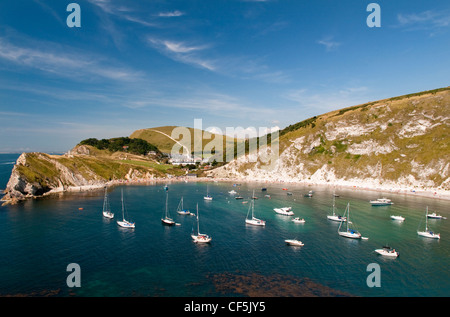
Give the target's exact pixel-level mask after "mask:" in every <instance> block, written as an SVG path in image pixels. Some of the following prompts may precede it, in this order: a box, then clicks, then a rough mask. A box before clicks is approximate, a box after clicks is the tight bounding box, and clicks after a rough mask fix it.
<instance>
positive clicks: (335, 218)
mask: <svg viewBox="0 0 450 317" xmlns="http://www.w3.org/2000/svg"><path fill="white" fill-rule="evenodd" d="M335 211H336V196H335V195H333V214H332V215H331V216H330V215H328V216H327V218H328V219H329V220H333V221H340V222H342V221H347V218H345V217H342V216H339V215H337V214H336V212H335Z"/></svg>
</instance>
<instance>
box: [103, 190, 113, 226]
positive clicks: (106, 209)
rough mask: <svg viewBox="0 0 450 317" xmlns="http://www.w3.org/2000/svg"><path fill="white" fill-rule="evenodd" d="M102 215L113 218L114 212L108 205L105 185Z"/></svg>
mask: <svg viewBox="0 0 450 317" xmlns="http://www.w3.org/2000/svg"><path fill="white" fill-rule="evenodd" d="M103 217H105V218H108V219H112V218H114V213H113V212H112V211H111V207H110V206H109V199H108V190H107V188H106V187H105V198H104V199H103Z"/></svg>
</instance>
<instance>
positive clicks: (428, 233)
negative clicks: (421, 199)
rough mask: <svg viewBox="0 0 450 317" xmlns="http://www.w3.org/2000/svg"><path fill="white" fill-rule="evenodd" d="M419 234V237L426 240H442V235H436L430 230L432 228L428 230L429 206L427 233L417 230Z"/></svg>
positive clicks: (426, 219)
mask: <svg viewBox="0 0 450 317" xmlns="http://www.w3.org/2000/svg"><path fill="white" fill-rule="evenodd" d="M417 234H418V235H419V236H422V237H425V238H430V239H440V238H441V235H440V234H439V233H434V232H433V231H431V230H430V228H428V206H427V211H426V215H425V231H419V230H417Z"/></svg>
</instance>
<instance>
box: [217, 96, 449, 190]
mask: <svg viewBox="0 0 450 317" xmlns="http://www.w3.org/2000/svg"><path fill="white" fill-rule="evenodd" d="M449 126H450V87H447V88H441V89H436V90H432V91H425V92H420V93H414V94H409V95H404V96H399V97H393V98H389V99H384V100H379V101H375V102H369V103H365V104H361V105H356V106H352V107H348V108H344V109H340V110H336V111H332V112H329V113H326V114H323V115H318V116H315V117H313V118H309V119H307V120H304V121H302V122H299V123H296V124H293V125H291V126H289V127H287V128H285V129H283V130H282V131H280V159H279V164H278V165H277V168H276V169H275V170H274V171H273V172H272V173H271V174H270V173H269V174H267V173H261V172H259V170H258V163H251V162H247V161H245V160H244V159H242V160H240V161H239V160H238V161H237V162H235V163H234V164H229V165H230V166H228V167H227V169H226V172H225V169H222V171H218V172H217V175H220V176H226V175H228V176H238V175H240V176H245V175H253V176H255V177H272V178H276V177H277V175H283V177H284V180H286V181H289V180H296V181H302V180H306V181H308V180H317V181H320V182H328V183H329V182H333V181H337V180H350V179H360V180H367V179H372V180H376V181H377V182H378V183H380V184H381V183H387V182H390V183H394V182H398V181H403V182H405V183H408V182H409V183H411V184H418V183H420V184H422V185H420V186H436V187H439V186H441V187H443V188H448V189H450V179H449V170H450V129H449ZM280 177H281V176H280ZM427 184H428V185H427Z"/></svg>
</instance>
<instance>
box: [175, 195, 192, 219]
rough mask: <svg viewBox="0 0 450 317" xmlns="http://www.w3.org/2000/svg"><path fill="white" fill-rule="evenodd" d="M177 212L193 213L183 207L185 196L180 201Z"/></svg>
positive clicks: (182, 213)
mask: <svg viewBox="0 0 450 317" xmlns="http://www.w3.org/2000/svg"><path fill="white" fill-rule="evenodd" d="M177 213H179V214H180V215H192V213H191V212H190V211H189V210H187V209H184V208H183V197H181V200H180V202H179V203H178V208H177Z"/></svg>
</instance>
